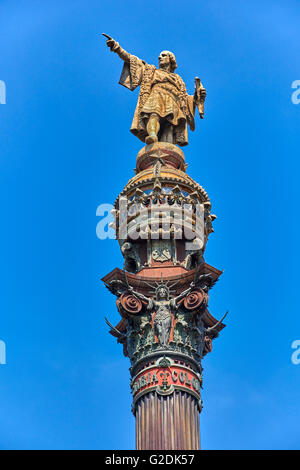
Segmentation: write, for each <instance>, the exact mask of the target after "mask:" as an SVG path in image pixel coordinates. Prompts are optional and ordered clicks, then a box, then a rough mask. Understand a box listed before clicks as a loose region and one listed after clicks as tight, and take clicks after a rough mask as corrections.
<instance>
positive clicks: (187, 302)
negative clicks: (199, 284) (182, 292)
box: [183, 289, 205, 310]
mask: <svg viewBox="0 0 300 470" xmlns="http://www.w3.org/2000/svg"><path fill="white" fill-rule="evenodd" d="M203 302H205V295H204V293H203V291H202V290H201V289H193V290H192V292H191V293H190V294H189V295H187V296H186V297H185V298H184V300H183V304H184V306H185V308H186V309H187V310H196V309H199V308H200V307H202V304H203Z"/></svg>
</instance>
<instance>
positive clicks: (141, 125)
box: [119, 55, 195, 146]
mask: <svg viewBox="0 0 300 470" xmlns="http://www.w3.org/2000/svg"><path fill="white" fill-rule="evenodd" d="M158 72H160V69H157V68H156V67H155V66H154V65H149V64H147V63H146V62H144V61H142V60H141V59H139V58H138V57H136V56H134V55H130V61H129V62H125V63H124V66H123V70H122V74H121V78H120V81H119V83H120V84H121V85H123V86H125V87H126V88H128V89H129V90H131V91H133V90H135V89H136V88H137V87H138V86H139V85H140V93H139V97H138V102H137V106H136V109H135V113H134V117H133V121H132V125H131V129H130V130H131V132H132V133H133V134H134V135H135V136H137V137H138V138H139V139H140V140H141V141H142V142H145V137H146V136H147V134H148V133H147V129H146V125H147V117H149V115H150V114H151V112H156V113H157V114H159V115H160V117H162V118H163V117H166V118H167V120H168V121H169V122H170V123H171V124H173V125H174V127H175V133H174V137H175V142H174V143H176V144H178V145H181V146H183V145H187V143H188V136H187V123H188V124H189V126H190V128H191V130H194V129H195V121H194V114H195V106H194V100H193V96H190V95H188V94H187V91H186V87H185V84H184V81H183V80H182V78H181V77H180V76H179V75H177V74H175V73H172V74H170V82H171V83H170V84H169V88H170V90H171V91H172V93H171V92H169V91H168V90H167V85H166V84H165V83H161V85H160V84H159V83H156V82H159V80H157V73H158ZM153 86H154V87H153ZM154 90H155V91H154ZM174 90H175V91H176V93H174ZM154 93H155V94H156V96H155V95H154Z"/></svg>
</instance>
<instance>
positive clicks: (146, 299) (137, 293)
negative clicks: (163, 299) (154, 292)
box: [129, 287, 150, 303]
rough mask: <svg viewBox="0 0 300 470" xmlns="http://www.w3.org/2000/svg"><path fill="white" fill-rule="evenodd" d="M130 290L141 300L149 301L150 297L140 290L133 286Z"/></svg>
mask: <svg viewBox="0 0 300 470" xmlns="http://www.w3.org/2000/svg"><path fill="white" fill-rule="evenodd" d="M129 291H130V292H131V294H133V295H135V296H136V297H139V298H140V299H141V300H144V301H145V302H147V303H148V302H149V300H150V299H149V298H148V297H146V296H145V295H143V294H141V293H140V292H137V291H135V290H134V289H133V287H129Z"/></svg>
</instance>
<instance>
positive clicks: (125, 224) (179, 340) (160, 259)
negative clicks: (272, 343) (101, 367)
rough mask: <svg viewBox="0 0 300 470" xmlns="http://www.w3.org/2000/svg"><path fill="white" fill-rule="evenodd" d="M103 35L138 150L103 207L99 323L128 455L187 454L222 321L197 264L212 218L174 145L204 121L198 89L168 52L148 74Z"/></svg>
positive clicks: (206, 270)
mask: <svg viewBox="0 0 300 470" xmlns="http://www.w3.org/2000/svg"><path fill="white" fill-rule="evenodd" d="M105 36H106V38H107V46H108V47H109V48H110V49H111V51H113V52H115V53H116V54H117V55H118V56H119V57H120V58H121V59H122V60H123V61H124V65H123V70H122V74H121V78H120V84H122V85H123V86H125V87H126V88H128V89H130V90H132V91H133V90H134V89H135V88H137V87H138V86H140V93H139V98H138V103H137V106H136V110H135V113H134V118H133V122H132V126H131V132H132V133H133V134H134V135H135V136H136V137H138V138H139V139H140V140H141V141H142V142H144V143H145V144H146V146H144V147H143V148H142V149H141V150H140V151H139V153H138V155H137V161H136V168H135V175H134V176H133V177H132V178H131V179H130V180H129V181H128V183H127V184H126V186H125V187H124V189H123V190H122V191H121V193H120V194H119V196H118V198H117V200H116V202H115V206H114V210H113V214H114V219H115V220H114V224H113V225H114V228H115V231H116V238H117V240H118V242H119V245H120V249H121V253H122V256H123V258H124V265H123V269H119V268H115V269H114V270H113V271H112V272H110V273H109V274H107V275H106V276H105V277H104V278H103V282H104V283H105V286H106V287H107V288H108V289H109V290H110V291H111V292H112V294H114V295H115V296H116V307H117V309H118V312H119V313H120V316H121V319H120V321H119V323H118V324H117V325H116V326H113V325H112V324H111V323H110V321H109V320H108V319H106V322H107V324H108V325H109V327H110V333H111V334H112V335H113V336H114V337H116V338H117V341H118V343H121V344H122V345H123V352H124V355H125V356H126V357H128V358H129V360H130V363H131V367H130V374H131V393H132V412H133V414H134V415H135V417H136V448H137V449H139V450H144V449H151V450H164V449H166V450H172V449H174V450H197V449H200V428H199V413H200V412H201V409H202V399H201V389H202V365H201V362H202V359H203V357H204V356H205V355H206V354H207V353H209V352H211V350H212V340H213V339H214V338H216V337H217V336H218V334H219V332H220V331H221V330H222V329H223V328H224V326H225V325H224V324H223V323H222V321H223V319H224V318H225V316H224V317H223V318H222V319H221V320H220V321H217V320H216V319H215V318H214V317H213V316H212V315H211V314H210V313H209V311H208V300H209V292H210V289H211V288H212V287H213V285H214V284H215V282H216V281H217V280H218V278H219V276H220V275H221V271H219V270H218V269H216V268H214V267H212V266H210V265H209V264H207V263H206V262H205V260H204V253H205V248H206V244H207V241H208V237H209V234H210V233H211V232H212V231H213V228H212V222H213V220H214V219H215V216H214V215H213V214H212V213H211V202H210V200H209V197H208V195H207V193H206V191H205V190H204V189H203V187H202V186H200V185H199V184H198V183H197V182H196V181H194V180H193V179H192V178H191V177H190V176H189V175H188V174H187V173H186V169H187V165H186V163H185V156H184V153H183V151H182V150H181V149H180V148H179V147H182V146H185V145H187V143H188V134H187V126H189V127H190V129H191V130H194V128H195V120H194V116H195V111H196V109H198V111H199V115H200V118H201V119H202V118H203V116H204V100H205V96H206V91H205V89H204V87H203V86H202V84H201V81H200V79H199V78H197V77H196V79H195V92H194V94H193V95H188V93H187V91H186V87H185V84H184V82H183V80H182V78H181V77H180V76H179V75H178V74H176V73H174V71H175V69H176V67H177V62H176V59H175V55H174V54H173V53H172V52H170V51H162V52H161V53H160V55H159V58H158V61H159V67H158V68H156V67H155V66H154V65H150V64H147V62H146V61H144V60H141V59H139V58H138V57H136V56H135V55H132V54H129V53H128V52H126V51H125V50H124V49H123V48H121V46H120V45H119V43H118V42H116V41H115V40H114V39H112V38H111V37H110V36H108V35H105ZM115 126H116V125H115ZM124 155H126V149H125V148H124ZM128 158H129V157H128Z"/></svg>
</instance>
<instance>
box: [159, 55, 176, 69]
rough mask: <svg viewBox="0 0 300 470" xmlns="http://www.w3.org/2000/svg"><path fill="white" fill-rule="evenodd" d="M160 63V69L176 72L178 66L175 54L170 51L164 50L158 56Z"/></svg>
mask: <svg viewBox="0 0 300 470" xmlns="http://www.w3.org/2000/svg"><path fill="white" fill-rule="evenodd" d="M158 65H159V68H160V69H166V70H169V71H170V72H174V70H175V69H176V68H177V62H176V59H175V55H174V54H173V52H170V51H162V52H161V53H160V54H159V56H158Z"/></svg>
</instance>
